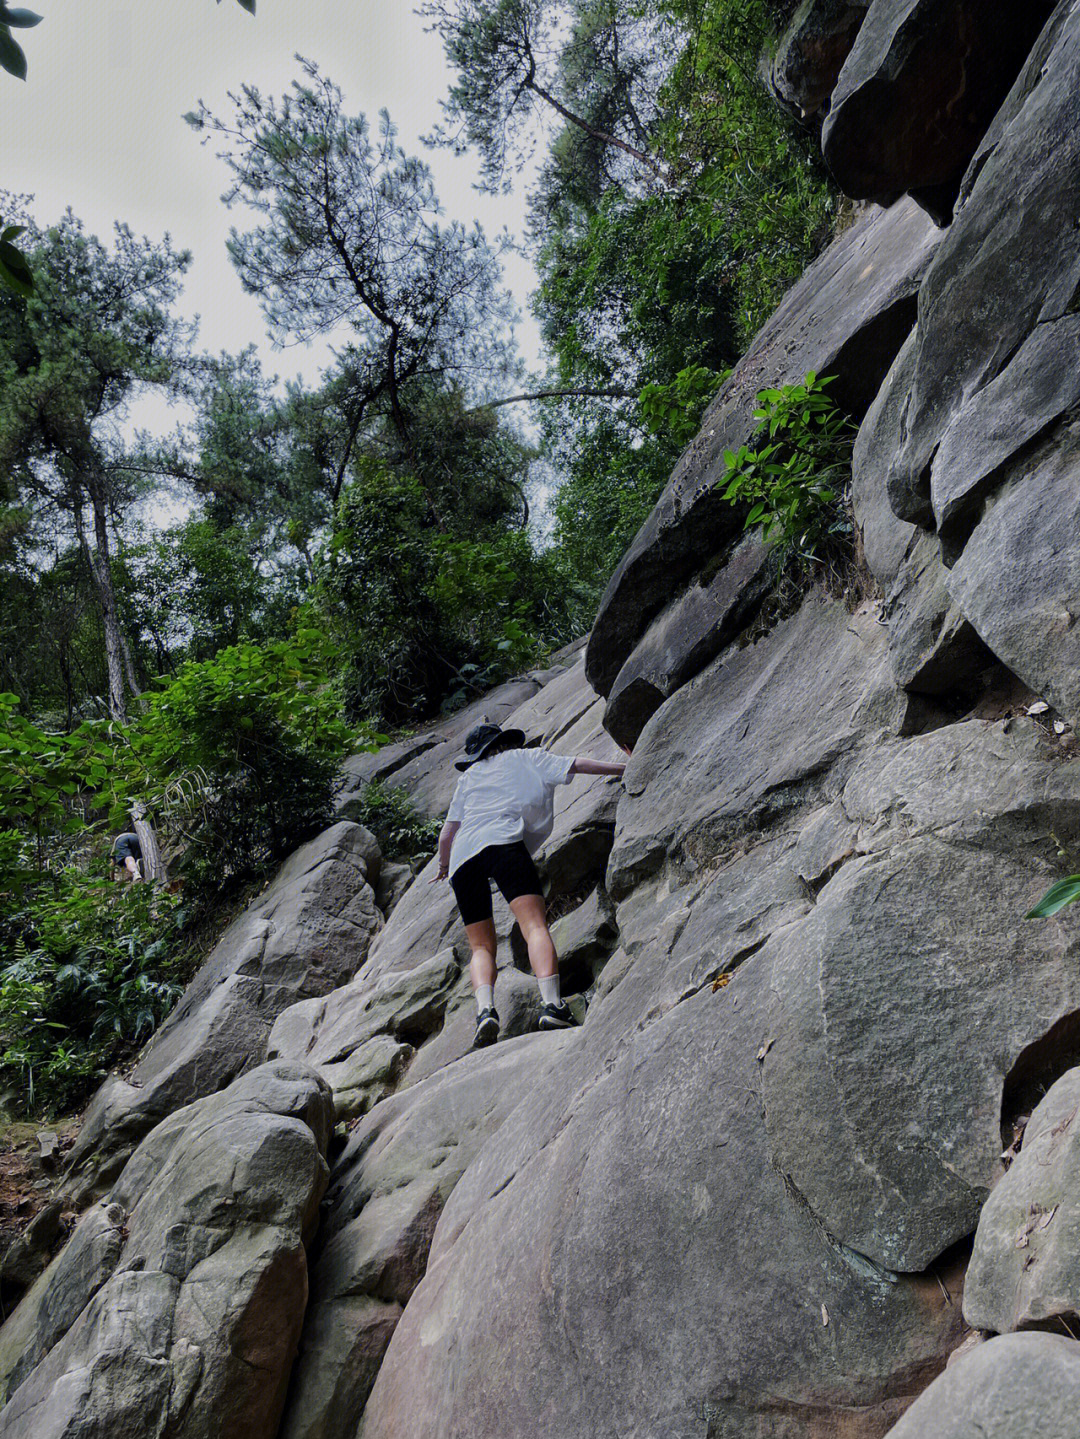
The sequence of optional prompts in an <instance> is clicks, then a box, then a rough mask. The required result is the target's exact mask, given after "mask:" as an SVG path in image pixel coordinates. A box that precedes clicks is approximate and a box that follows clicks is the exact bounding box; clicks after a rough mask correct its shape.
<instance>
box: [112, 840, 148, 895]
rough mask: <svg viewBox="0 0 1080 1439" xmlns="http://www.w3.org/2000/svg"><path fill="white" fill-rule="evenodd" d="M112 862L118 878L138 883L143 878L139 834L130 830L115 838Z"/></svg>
mask: <svg viewBox="0 0 1080 1439" xmlns="http://www.w3.org/2000/svg"><path fill="white" fill-rule="evenodd" d="M112 862H113V865H114V866H115V868H116V878H117V879H130V880H131V882H132V883H133V884H138V883H139V882H140V880H141V879H142V846H141V845H140V844H139V836H138V835H137V834H133V833H131V832H130V831H128V832H127V833H126V834H118V835H117V836H116V839H115V840H113V847H112Z"/></svg>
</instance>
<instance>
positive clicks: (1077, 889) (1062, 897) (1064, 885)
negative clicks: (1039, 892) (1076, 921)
mask: <svg viewBox="0 0 1080 1439" xmlns="http://www.w3.org/2000/svg"><path fill="white" fill-rule="evenodd" d="M1078 899H1080V874H1070V875H1069V876H1068V877H1067V878H1066V879H1059V880H1058V882H1057V884H1052V885H1051V886H1050V888H1049V889H1048V890H1047V891H1046V893H1045V894H1044V895H1043V897H1042V899H1040V900H1039V902H1038V904H1037V905H1035V907H1034V908H1033V909H1029V910H1028V912H1027V914H1026V915H1025V916H1024V918H1025V919H1049V918H1050V916H1051V915H1053V914H1057V912H1058V910H1060V909H1064V908H1065V906H1066V905H1067V904H1075V903H1076V901H1077V900H1078Z"/></svg>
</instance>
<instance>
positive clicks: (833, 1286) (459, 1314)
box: [361, 600, 1080, 1439]
mask: <svg viewBox="0 0 1080 1439" xmlns="http://www.w3.org/2000/svg"><path fill="white" fill-rule="evenodd" d="M908 718H909V712H908V708H907V705H906V702H905V700H904V697H903V695H902V693H901V692H900V691H898V690H897V688H896V686H895V683H894V681H893V679H892V676H891V669H890V664H889V657H888V646H887V637H886V635H885V632H884V631H883V629H882V627H881V626H880V625H878V624H877V623H876V622H875V620H874V617H873V614H872V612H870V611H867V612H865V613H863V614H857V615H855V616H852V615H850V614H849V613H848V612H847V610H846V609H845V608H844V607H843V606H842V605H838V604H833V605H827V604H822V602H820V601H817V600H811V601H810V602H808V604H807V605H806V606H805V607H804V609H803V610H802V611H801V612H800V613H799V614H798V615H796V616H795V617H794V618H793V619H792V620H790V621H788V622H786V623H785V624H783V625H780V626H778V627H777V628H776V629H775V630H773V632H772V633H770V634H769V635H768V636H766V637H765V638H764V639H762V640H759V641H758V643H757V644H755V645H753V646H752V647H750V648H748V649H744V650H736V651H734V652H733V653H731V654H730V655H728V656H722V657H720V658H719V659H717V660H716V661H714V662H713V664H712V665H711V666H709V667H708V668H707V669H706V670H705V671H703V673H702V674H701V675H700V676H699V677H698V678H697V679H696V680H695V681H693V683H691V684H690V685H687V686H684V687H683V688H682V689H680V690H679V691H678V692H677V693H676V694H675V695H673V696H672V698H671V699H669V700H668V701H667V702H666V703H665V705H664V706H663V708H662V709H661V711H660V712H658V713H657V714H656V715H654V717H653V719H652V720H651V721H650V722H649V724H648V725H646V727H645V729H644V731H643V733H642V735H641V738H640V740H639V743H638V747H637V749H636V750H635V753H634V758H633V761H632V763H631V766H630V768H629V770H628V772H627V777H626V796H625V798H624V799H623V800H622V802H621V803H620V809H619V816H618V822H617V828H616V841H615V848H614V850H613V852H612V856H611V860H610V863H609V868H608V876H607V885H608V888H609V890H610V892H611V893H612V894H613V895H614V896H615V897H616V898H617V899H618V900H619V906H618V911H617V921H618V930H619V940H620V943H621V944H622V945H623V950H622V951H621V953H620V954H618V955H616V956H615V957H614V958H612V959H611V960H610V961H609V962H608V966H607V968H606V969H605V970H604V972H603V975H602V976H601V981H600V983H599V984H598V986H597V992H596V997H595V998H594V1001H593V1004H592V1006H591V1008H590V1010H589V1014H588V1018H587V1020H586V1024H585V1027H584V1029H583V1030H582V1031H581V1033H580V1038H578V1037H576V1036H575V1037H574V1038H573V1040H572V1042H571V1047H570V1048H569V1049H568V1050H567V1052H566V1054H565V1055H564V1056H563V1057H562V1058H561V1060H560V1066H559V1068H558V1069H557V1071H556V1072H554V1073H553V1074H552V1076H551V1078H550V1081H549V1084H548V1085H547V1087H546V1091H545V1093H544V1094H543V1097H542V1099H541V1100H540V1101H538V1102H537V1103H535V1104H531V1105H522V1106H520V1107H519V1108H518V1109H516V1110H515V1111H514V1113H513V1114H511V1115H510V1117H509V1118H508V1119H507V1120H506V1121H505V1122H504V1123H503V1125H502V1127H501V1128H500V1129H499V1131H498V1134H497V1135H495V1137H494V1138H493V1139H492V1140H491V1141H490V1143H489V1144H488V1145H487V1146H486V1147H485V1148H484V1149H483V1150H482V1151H481V1153H480V1155H479V1156H478V1158H477V1160H476V1161H475V1162H474V1164H473V1165H472V1166H470V1168H469V1169H468V1170H467V1171H466V1173H465V1175H464V1176H463V1178H462V1179H461V1180H460V1181H459V1183H458V1186H457V1188H456V1189H455V1191H454V1193H453V1195H452V1196H451V1199H450V1201H449V1203H448V1205H447V1207H446V1210H445V1213H444V1215H443V1217H442V1219H441V1220H440V1223H439V1226H438V1228H437V1230H436V1234H435V1240H434V1244H433V1247H432V1253H431V1259H430V1262H429V1265H428V1269H427V1273H426V1275H425V1277H424V1279H423V1281H422V1282H421V1284H420V1285H419V1287H418V1288H417V1289H416V1291H415V1293H414V1294H413V1296H412V1298H411V1300H410V1302H409V1304H408V1305H407V1306H406V1309H405V1312H404V1315H403V1316H402V1318H401V1320H400V1323H399V1324H398V1326H397V1328H396V1330H395V1333H394V1337H393V1339H392V1340H391V1343H390V1347H389V1350H388V1352H387V1355H386V1359H385V1361H384V1364H383V1366H382V1369H381V1370H380V1372H379V1377H378V1379H377V1380H376V1382H375V1387H374V1389H373V1391H372V1395H371V1399H370V1401H369V1403H368V1406H367V1409H366V1411H365V1417H364V1424H363V1427H362V1431H361V1432H362V1434H363V1436H364V1439H391V1436H397V1435H407V1434H414V1433H418V1432H425V1433H426V1432H430V1433H433V1434H437V1435H447V1436H449V1435H452V1434H458V1433H467V1434H470V1435H475V1436H484V1435H486V1434H496V1433H500V1434H504V1433H513V1434H525V1433H528V1432H531V1431H530V1423H535V1416H537V1415H541V1416H543V1424H544V1427H545V1430H546V1431H547V1432H550V1433H552V1434H554V1435H566V1436H570V1435H576V1434H581V1433H594V1432H604V1431H605V1429H607V1430H610V1432H614V1433H628V1434H634V1433H639V1434H642V1435H651V1434H654V1433H663V1434H665V1435H668V1434H670V1435H673V1436H679V1439H682V1436H684V1435H685V1436H687V1439H689V1436H690V1435H693V1434H699V1433H700V1432H701V1430H702V1425H703V1424H707V1425H711V1426H713V1427H714V1428H715V1429H716V1430H717V1431H718V1432H728V1433H731V1434H733V1435H740V1436H741V1435H753V1436H762V1439H763V1436H765V1435H767V1434H768V1435H774V1434H779V1435H783V1436H795V1435H804V1434H812V1433H825V1432H836V1426H837V1424H838V1422H839V1420H838V1416H839V1415H841V1414H842V1415H843V1416H844V1424H845V1426H846V1428H845V1430H844V1432H846V1433H849V1434H852V1435H867V1436H869V1435H875V1436H878V1435H880V1434H882V1433H883V1432H884V1430H885V1429H886V1428H887V1427H888V1426H889V1424H890V1423H892V1422H894V1420H895V1419H896V1418H898V1417H899V1414H900V1412H901V1411H902V1409H903V1408H904V1407H905V1405H906V1404H907V1403H908V1402H910V1399H911V1398H912V1397H913V1396H914V1395H915V1394H916V1393H917V1392H919V1391H920V1389H921V1388H922V1387H923V1386H924V1385H925V1383H926V1382H927V1380H928V1378H929V1376H930V1375H931V1374H933V1373H934V1372H936V1371H937V1369H939V1368H940V1367H941V1366H942V1364H943V1363H944V1359H945V1355H946V1354H947V1353H948V1351H949V1350H950V1349H951V1348H952V1347H954V1346H955V1344H956V1343H957V1342H958V1340H959V1337H960V1328H959V1314H958V1304H957V1303H956V1301H955V1298H952V1299H951V1300H950V1302H948V1303H947V1302H946V1300H945V1298H944V1297H943V1296H942V1290H941V1288H940V1286H939V1285H938V1282H937V1278H938V1277H940V1278H941V1279H942V1283H943V1284H944V1286H945V1288H946V1290H947V1291H948V1292H949V1294H950V1295H951V1296H955V1295H956V1294H957V1293H958V1290H959V1288H960V1280H959V1274H958V1273H957V1272H956V1270H955V1268H951V1267H950V1266H955V1264H956V1260H955V1258H950V1257H949V1256H950V1255H952V1254H954V1252H955V1251H954V1250H953V1248H952V1246H953V1245H954V1243H955V1241H956V1240H957V1239H958V1238H959V1237H961V1236H962V1235H964V1234H967V1233H970V1232H971V1229H972V1228H973V1227H974V1225H975V1222H976V1220H977V1218H978V1213H979V1208H980V1206H981V1204H982V1202H983V1200H984V1199H985V1197H986V1194H987V1192H988V1190H989V1188H990V1186H991V1184H992V1183H993V1182H994V1180H995V1179H996V1178H997V1176H998V1175H999V1174H1000V1172H1001V1166H1000V1161H999V1158H998V1156H999V1154H1000V1150H1001V1140H1000V1134H999V1123H1000V1113H1001V1107H1002V1102H1003V1094H1004V1092H1005V1088H1006V1082H1007V1076H1008V1074H1009V1073H1010V1072H1011V1070H1012V1068H1013V1066H1014V1064H1015V1063H1016V1061H1017V1060H1018V1058H1019V1056H1020V1055H1021V1054H1022V1053H1024V1052H1025V1051H1026V1050H1027V1049H1028V1047H1029V1046H1030V1045H1032V1044H1033V1043H1036V1042H1038V1041H1039V1040H1040V1039H1041V1038H1042V1036H1043V1035H1045V1034H1046V1033H1047V1032H1048V1031H1049V1030H1050V1029H1052V1028H1053V1026H1054V1025H1055V1024H1056V1023H1058V1022H1059V1021H1060V1019H1061V1018H1062V1017H1063V1016H1065V1015H1068V1014H1072V1013H1074V1012H1075V1011H1077V1010H1078V1009H1080V983H1078V980H1077V973H1078V970H1077V965H1076V953H1075V949H1074V947H1073V945H1072V944H1071V943H1070V942H1068V941H1067V940H1066V939H1065V938H1064V937H1063V936H1062V934H1061V933H1060V932H1056V933H1050V932H1047V931H1043V932H1041V933H1039V934H1037V935H1035V936H1034V937H1032V935H1031V934H1030V930H1022V929H1021V926H1022V925H1023V921H1022V920H1021V919H1020V915H1022V914H1023V912H1024V908H1025V905H1026V904H1027V903H1028V901H1029V896H1030V895H1032V894H1033V893H1037V892H1038V890H1039V887H1040V885H1041V883H1042V878H1041V876H1042V875H1045V874H1046V873H1048V872H1049V867H1050V861H1051V859H1052V856H1053V853H1054V842H1053V840H1052V839H1051V838H1050V833H1051V830H1052V831H1053V832H1054V833H1055V834H1057V833H1059V832H1060V831H1066V832H1069V833H1074V834H1075V833H1076V832H1077V827H1078V825H1080V807H1078V805H1077V802H1076V794H1077V788H1076V781H1077V775H1076V773H1075V770H1074V767H1073V766H1071V765H1069V764H1067V763H1066V764H1063V763H1062V761H1061V759H1060V758H1059V756H1058V754H1057V753H1056V752H1055V748H1054V746H1053V744H1052V743H1051V742H1050V741H1049V740H1048V739H1047V737H1046V735H1045V733H1044V732H1043V731H1041V730H1040V729H1039V728H1038V727H1037V726H1036V724H1035V723H1034V722H1033V721H1026V722H1024V723H1022V724H1021V723H1018V722H1015V721H1014V722H1013V723H1012V724H1011V725H1010V726H1009V728H1008V730H1006V729H1005V727H1004V725H1003V724H997V725H991V724H987V723H986V722H982V721H972V722H968V723H967V724H957V725H951V726H945V727H943V728H939V729H937V730H933V731H931V732H929V733H926V734H914V735H905V734H904V733H903V730H904V729H905V727H906V725H907V723H908ZM1063 842H1064V841H1063ZM905 886H908V887H909V888H907V889H905ZM972 892H977V893H978V894H979V896H980V899H979V904H980V914H981V918H980V919H979V922H978V924H977V925H976V924H973V915H972V912H971V911H970V909H965V910H964V920H963V922H962V923H960V924H957V923H956V922H954V918H953V915H954V912H955V909H956V907H957V906H959V905H960V904H961V903H962V900H961V899H960V896H962V895H966V894H969V893H972ZM886 896H888V899H887V900H886V898H885V897H886ZM950 896H954V898H952V899H950ZM928 897H932V899H928ZM1021 946H1022V947H1023V950H1024V953H1025V970H1024V971H1023V972H1018V971H1017V967H1016V963H1015V956H1016V953H1017V950H1018V948H1019V947H1021ZM1027 966H1032V968H1027ZM928 1013H929V1014H932V1015H934V1016H935V1017H936V1023H935V1024H934V1025H933V1026H931V1027H929V1028H928V1026H927V1024H926V1016H927V1014H928ZM981 1034H988V1035H989V1034H993V1035H994V1043H993V1045H976V1046H975V1050H976V1053H975V1054H974V1055H973V1054H972V1053H971V1052H970V1050H971V1047H972V1046H971V1037H972V1036H978V1035H981ZM961 1035H963V1036H966V1037H967V1039H966V1040H965V1042H963V1043H961V1042H960V1041H959V1039H958V1036H961ZM703 1116H707V1120H705V1122H704V1123H703ZM494 1252H497V1253H498V1254H499V1256H500V1260H499V1264H498V1266H497V1267H495V1268H486V1267H485V1265H484V1262H483V1259H482V1256H483V1255H484V1254H488V1253H494ZM946 1270H948V1271H949V1272H946ZM935 1276H936V1277H935ZM758 1294H760V1295H761V1296H762V1301H761V1304H760V1306H759V1305H757V1304H756V1303H755V1302H754V1301H753V1299H750V1300H748V1297H747V1296H754V1295H758ZM826 1356H827V1357H826ZM530 1416H531V1418H530Z"/></svg>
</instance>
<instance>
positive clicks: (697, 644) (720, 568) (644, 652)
mask: <svg viewBox="0 0 1080 1439" xmlns="http://www.w3.org/2000/svg"><path fill="white" fill-rule="evenodd" d="M776 565H777V561H776V557H775V553H774V552H773V551H772V550H771V549H770V547H769V546H768V545H766V544H765V543H764V541H763V540H762V539H761V537H760V534H759V533H758V532H757V531H755V532H752V533H751V534H748V535H745V536H742V537H741V538H739V539H737V540H736V541H734V543H733V544H732V546H731V548H730V551H729V552H728V553H726V554H725V556H724V559H723V562H721V563H719V564H714V565H712V566H710V567H709V569H711V570H713V571H714V572H713V573H711V574H710V572H709V569H707V570H706V571H703V572H702V573H701V574H699V575H698V576H697V579H696V581H695V582H694V583H692V584H690V585H688V586H687V587H686V588H685V589H684V590H683V591H682V593H681V594H680V595H678V596H677V597H676V598H675V599H674V600H673V601H672V602H671V604H670V605H668V606H667V608H666V609H664V610H662V611H661V613H660V614H659V615H657V617H656V619H654V620H653V622H652V624H651V625H650V626H649V628H648V629H647V630H646V631H645V634H644V635H643V636H642V638H641V639H640V640H639V641H638V643H637V644H636V645H635V646H634V649H633V651H632V653H631V654H630V656H629V658H628V659H627V661H626V663H625V664H624V665H623V667H622V668H621V669H620V670H619V673H618V674H617V675H616V677H615V682H614V684H613V685H612V687H611V693H610V694H609V695H608V702H607V708H606V709H605V711H604V728H605V729H606V730H607V731H608V733H609V734H610V735H612V736H613V738H614V739H615V741H616V742H617V743H618V744H619V745H621V746H623V747H624V748H626V749H633V747H634V745H635V744H636V743H637V740H638V736H639V735H640V734H641V731H642V730H643V729H644V728H645V725H646V723H647V721H648V720H649V719H650V718H651V717H652V716H653V715H654V714H655V713H656V711H657V710H658V709H659V708H660V706H661V705H662V704H663V702H664V700H665V699H667V697H668V695H670V694H674V692H675V691H676V690H677V689H679V687H680V686H681V685H683V684H685V683H686V681H687V680H689V679H692V678H693V677H694V675H696V674H697V673H698V672H699V670H701V669H703V668H704V666H705V665H707V664H708V663H709V661H710V660H712V659H715V657H716V656H717V655H718V654H719V653H720V651H721V650H722V649H723V648H724V646H725V645H726V644H728V643H729V642H730V641H731V640H733V639H734V638H735V636H736V635H737V634H738V632H739V631H740V630H741V629H742V628H743V627H744V626H745V624H746V623H747V622H748V620H749V619H750V617H751V616H752V615H753V613H754V611H755V609H756V608H757V606H758V605H759V604H760V602H761V601H762V599H763V598H764V597H765V595H766V594H767V593H768V591H769V589H770V588H771V586H772V584H773V583H774V582H775V579H776Z"/></svg>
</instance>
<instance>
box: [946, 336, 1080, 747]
mask: <svg viewBox="0 0 1080 1439" xmlns="http://www.w3.org/2000/svg"><path fill="white" fill-rule="evenodd" d="M1074 364H1075V365H1076V369H1077V373H1078V376H1080V348H1078V351H1077V356H1076V360H1075V361H1074ZM1078 397H1080V384H1078ZM1078 533H1080V424H1078V423H1077V420H1076V419H1075V418H1072V417H1071V418H1070V419H1069V420H1068V421H1066V422H1064V423H1063V424H1062V425H1061V427H1060V428H1059V429H1057V430H1056V431H1054V432H1052V433H1051V434H1050V435H1049V436H1047V438H1046V441H1045V443H1044V444H1042V445H1041V446H1040V447H1039V448H1038V450H1036V451H1035V452H1033V453H1031V454H1030V455H1027V456H1025V457H1024V458H1023V459H1021V460H1019V461H1017V462H1016V463H1014V464H1011V465H1009V466H1008V467H1007V468H1006V470H1005V472H1004V480H1003V483H1002V485H1001V487H1000V488H999V489H998V490H997V491H996V492H995V494H994V495H993V496H992V497H991V498H990V499H989V500H988V501H987V504H986V508H985V510H984V512H983V516H982V518H981V519H980V521H979V523H978V524H977V525H976V526H975V529H974V531H973V532H972V535H971V538H970V539H969V540H968V542H967V544H966V545H965V546H964V551H963V553H962V554H961V556H960V558H959V559H958V560H957V561H956V564H955V565H954V566H953V568H952V569H951V570H950V571H948V572H947V574H946V576H945V584H946V587H947V589H948V593H949V595H950V597H951V598H952V599H953V600H954V601H955V602H956V604H957V606H958V608H959V609H960V610H961V611H962V612H963V614H964V615H965V616H966V617H967V619H969V620H970V621H971V624H972V626H973V627H974V629H975V630H976V631H977V632H978V634H979V635H980V636H981V637H982V639H983V640H985V642H986V644H987V646H988V647H989V648H990V649H991V650H993V652H994V654H995V655H997V656H998V658H999V659H1001V660H1003V661H1004V662H1005V664H1006V665H1008V667H1009V668H1010V669H1011V670H1012V671H1013V672H1014V673H1015V674H1017V675H1019V676H1020V678H1021V679H1022V680H1023V681H1024V682H1025V683H1026V684H1027V685H1028V686H1029V688H1030V689H1032V690H1034V692H1035V693H1036V694H1040V695H1043V696H1045V697H1046V699H1047V700H1049V701H1050V703H1051V704H1052V705H1054V707H1055V708H1056V709H1058V710H1060V711H1061V713H1062V714H1064V715H1066V716H1068V718H1069V719H1070V720H1071V721H1072V722H1073V723H1074V724H1076V723H1080V626H1078V625H1077V623H1076V620H1077V616H1078V614H1080V549H1078V547H1077V544H1076V535H1077V534H1078Z"/></svg>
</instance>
